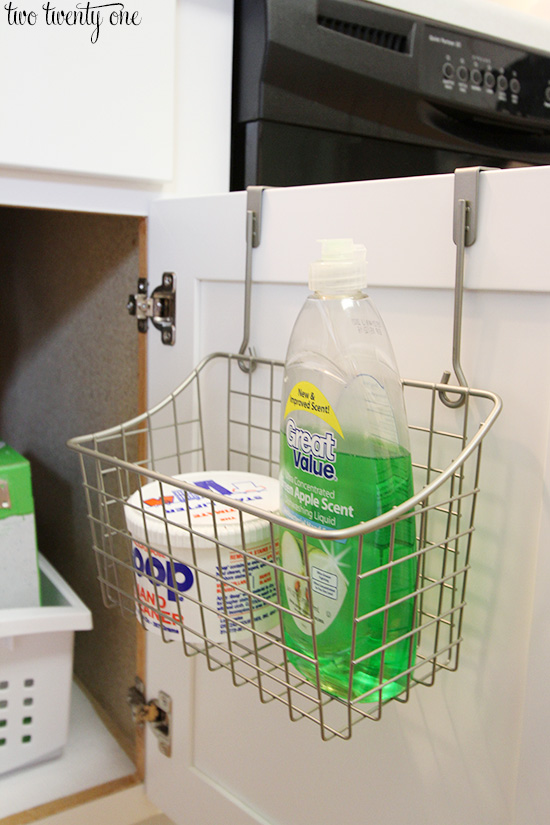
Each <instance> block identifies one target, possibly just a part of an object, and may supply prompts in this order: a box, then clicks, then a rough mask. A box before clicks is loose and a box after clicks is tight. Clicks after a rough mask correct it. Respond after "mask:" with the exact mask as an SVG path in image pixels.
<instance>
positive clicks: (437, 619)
mask: <svg viewBox="0 0 550 825" xmlns="http://www.w3.org/2000/svg"><path fill="white" fill-rule="evenodd" d="M243 367H244V369H243ZM282 371H283V365H282V364H281V363H280V362H277V361H271V360H267V359H260V358H248V357H246V356H243V355H233V354H228V353H215V354H213V355H210V356H208V357H207V358H206V359H204V361H202V362H201V363H200V364H199V366H197V368H196V369H195V370H193V372H192V373H191V375H190V376H189V377H188V378H187V379H186V380H185V381H184V382H183V383H182V384H181V386H180V387H178V388H177V389H176V390H175V391H174V392H173V393H172V394H170V395H169V396H168V397H167V398H166V399H165V400H164V401H163V402H162V403H160V404H159V405H158V406H156V407H155V408H154V409H151V410H149V411H148V412H147V413H145V414H144V415H142V416H140V417H137V418H134V419H133V420H131V421H128V422H125V423H124V424H121V425H119V426H117V427H113V428H112V429H109V430H105V431H103V432H99V433H95V434H93V435H87V436H82V437H79V438H75V439H72V440H71V441H70V442H69V447H70V448H72V449H73V450H76V451H77V452H78V453H79V455H80V462H81V467H82V474H83V483H84V490H85V494H86V498H87V504H88V513H89V521H90V526H91V532H92V546H93V551H94V553H95V557H96V562H97V573H98V579H99V582H100V585H101V588H102V592H103V597H104V600H105V604H106V605H107V606H109V607H115V608H118V609H120V610H122V611H123V612H125V613H127V614H129V615H131V616H137V617H138V619H139V620H140V621H141V622H142V623H143V624H144V626H145V627H147V626H148V623H147V622H146V621H145V616H151V612H153V614H156V615H157V619H158V622H157V624H158V629H159V631H160V633H161V634H162V636H163V638H164V640H165V641H166V642H170V641H174V643H175V644H180V645H181V648H182V653H183V654H184V655H186V656H192V655H196V654H197V655H200V656H204V657H205V659H206V664H207V666H208V668H209V669H210V670H217V669H219V668H226V669H228V670H230V672H231V674H232V680H233V684H234V685H235V686H241V685H249V686H253V687H254V688H255V690H256V692H257V695H258V697H259V699H260V701H262V702H275V703H280V704H281V705H282V706H285V707H286V709H287V713H288V715H289V717H290V719H291V720H298V719H303V718H307V719H309V720H311V721H312V722H314V723H315V724H317V725H318V726H319V728H320V732H321V736H322V738H323V739H329V738H331V737H333V736H339V737H341V738H349V737H350V736H351V734H352V728H353V725H354V724H355V723H356V722H358V721H360V720H362V719H367V718H368V719H371V720H375V721H377V720H379V719H380V718H381V717H382V711H383V709H384V708H385V706H386V705H387V704H388V702H391V701H399V702H406V701H407V700H408V698H409V696H410V692H411V690H413V689H415V688H417V687H418V686H422V687H426V686H430V685H433V684H434V681H435V679H436V676H437V675H438V673H439V672H440V671H442V670H447V671H452V670H456V668H457V667H458V660H459V650H460V644H461V641H462V626H463V622H462V619H463V611H464V607H465V604H466V585H467V578H468V570H469V559H470V550H471V543H472V534H473V531H474V517H475V505H476V499H477V496H478V493H479V473H480V461H481V446H482V441H483V438H484V436H485V434H486V433H487V432H488V430H489V429H490V427H491V426H492V424H493V422H494V420H495V418H496V417H497V415H498V414H499V411H500V400H499V399H498V397H497V396H496V395H494V394H493V393H491V392H486V391H484V390H475V389H471V388H469V389H468V388H460V387H449V386H447V385H446V384H432V383H426V382H422V381H408V380H406V381H404V382H403V383H404V392H405V400H406V405H407V411H408V417H409V422H410V436H411V450H412V460H413V476H414V489H415V491H416V492H415V494H414V495H413V496H412V497H411V498H410V499H408V500H407V501H405V502H404V503H403V504H401V505H399V506H398V507H395V508H394V509H393V510H391V511H390V512H388V513H383V514H381V515H380V516H377V517H376V518H374V519H372V520H371V521H369V522H365V523H362V524H358V525H356V526H354V527H351V528H348V529H346V530H339V531H334V530H322V529H319V528H316V527H309V526H308V525H307V524H302V523H297V522H295V521H290V520H288V519H286V518H284V517H283V516H281V515H278V514H277V513H267V512H266V511H264V510H262V509H260V508H258V507H256V506H254V503H253V502H250V501H248V502H247V501H242V502H235V501H234V500H232V499H229V498H228V497H226V496H224V495H222V494H220V493H219V492H218V491H216V489H215V488H212V487H211V488H208V487H205V486H201V487H197V486H196V485H194V484H193V483H191V482H189V481H188V480H181V479H179V480H177V479H176V480H175V479H174V476H176V475H178V474H182V473H188V472H191V471H199V470H201V471H202V470H205V469H208V470H222V469H231V470H234V471H242V472H243V473H245V472H254V473H260V474H264V475H269V476H274V477H277V475H278V460H279V420H280V396H279V392H280V389H281V386H282ZM443 392H446V393H447V395H446V397H447V398H449V397H451V396H452V397H453V398H455V399H458V398H461V397H462V398H464V404H462V406H460V407H458V408H450V407H449V406H448V405H446V404H444V403H442V401H441V399H440V393H443ZM150 482H157V483H158V492H159V496H158V500H159V502H160V507H157V510H156V513H155V514H152V513H151V510H150V508H148V506H147V504H146V502H145V501H144V498H143V496H140V494H139V493H137V495H134V498H133V499H132V501H133V502H134V503H133V504H132V507H133V508H134V510H135V512H134V516H137V518H138V520H139V519H141V520H142V522H143V532H144V534H145V540H142V542H141V553H142V554H144V555H142V557H141V563H140V565H139V569H138V568H137V567H136V565H135V560H134V553H133V537H132V535H131V534H130V531H129V530H128V527H127V522H126V518H125V507H128V504H127V502H128V499H129V498H130V496H132V495H133V494H136V491H138V490H140V489H142V488H143V486H144V485H146V484H149V483H150ZM197 495H200V496H202V497H203V498H204V500H205V501H206V502H207V505H208V507H209V518H210V519H211V520H212V522H213V524H214V531H213V533H212V532H210V533H206V532H205V531H201V529H200V526H198V525H197V524H195V523H192V520H191V518H190V517H189V518H188V520H187V521H185V519H183V520H182V519H181V518H180V519H179V520H178V521H177V522H176V520H175V519H174V516H173V515H172V513H171V508H170V507H167V506H166V505H165V503H164V502H166V501H168V500H169V498H170V496H171V497H172V499H173V498H174V496H176V497H177V498H179V500H180V502H182V504H183V506H184V508H185V507H186V508H189V502H190V501H191V500H192V499H193V498H195V499H196V496H197ZM229 507H230V508H234V509H235V510H236V511H237V512H238V513H240V527H241V529H240V536H239V541H238V542H236V543H234V544H228V543H227V541H226V540H225V539H224V536H223V535H222V531H221V530H219V531H217V530H216V525H217V524H220V525H221V516H220V512H221V510H223V509H224V508H229ZM245 514H247V516H251V517H254V518H256V519H260V520H261V521H262V522H263V524H264V526H265V532H266V534H267V536H268V537H269V552H268V553H267V554H265V555H264V557H263V559H262V563H263V565H264V572H267V574H269V575H270V576H271V579H272V583H273V587H272V591H271V592H270V593H267V594H266V592H265V591H264V592H263V593H262V594H261V595H258V591H257V589H256V588H255V587H254V582H253V575H252V572H253V569H252V564H253V562H254V559H255V557H254V556H253V554H252V553H251V552H249V548H248V547H247V537H246V530H245V518H244V516H245ZM150 519H153V520H154V521H155V523H156V524H155V527H156V529H155V530H150V529H148V525H150V524H151V522H150ZM134 520H135V519H134ZM404 522H408V523H409V524H410V523H411V522H413V523H414V530H415V536H416V539H415V541H414V543H413V546H412V547H411V549H410V551H409V552H408V553H407V555H406V557H403V555H400V554H399V553H398V552H397V551H396V541H395V536H396V533H398V531H399V525H400V524H402V523H404ZM174 530H179V531H184V532H185V533H186V536H187V539H188V541H187V544H188V546H189V548H190V549H189V555H188V556H187V559H186V562H185V564H186V566H187V568H188V569H189V570H191V572H192V575H193V577H194V579H195V580H196V584H197V587H196V589H193V590H190V589H187V590H186V591H185V592H182V586H181V584H180V583H178V581H179V580H178V575H177V567H176V566H177V564H178V563H181V562H179V557H178V554H177V548H176V547H174V546H172V539H171V537H173V534H174V533H173V531H174ZM284 531H292V535H293V536H294V539H295V540H296V542H297V543H298V545H299V546H301V547H302V548H303V549H304V553H303V555H304V559H305V561H304V565H305V566H304V569H303V570H302V571H299V572H297V571H296V569H295V568H294V567H292V569H291V568H290V567H285V566H284V564H283V559H282V554H281V551H280V547H279V544H280V537H281V535H282V534H283V532H284ZM159 534H160V535H162V541H159V539H158V538H156V539H155V538H154V536H158V535H159ZM382 534H384V536H385V537H386V538H385V540H384V541H385V550H384V554H383V555H382V556H380V559H379V562H378V564H377V565H376V566H374V567H373V566H372V561H369V562H368V563H366V562H365V560H366V559H367V558H368V547H369V546H370V544H371V539H372V537H373V536H374V537H377V536H380V535H382ZM311 538H320V539H322V540H323V541H324V542H325V543H328V544H330V543H332V545H333V546H337V544H336V543H337V542H341V541H342V540H345V539H350V538H354V540H355V541H356V543H357V559H358V561H357V567H356V569H355V570H354V571H351V574H350V575H351V576H352V579H353V580H352V581H351V583H350V587H351V588H352V591H353V593H354V597H353V605H352V615H351V616H350V631H349V655H348V659H347V664H346V667H347V668H348V679H347V687H345V689H344V690H342V689H341V688H340V690H339V691H338V695H334V693H335V691H334V690H332V688H331V686H330V684H329V685H327V684H326V682H325V681H324V680H323V662H322V655H321V654H322V644H320V642H319V636H320V634H319V633H318V630H317V627H316V622H315V621H314V620H313V618H312V615H313V612H314V608H315V600H316V599H317V598H318V596H317V595H316V594H318V593H319V591H320V590H321V589H322V588H323V587H325V586H328V587H329V588H330V581H329V583H328V585H327V583H326V582H321V583H320V580H319V577H318V575H317V578H315V574H314V572H313V567H312V565H309V564H308V561H307V556H308V554H307V552H306V550H307V547H308V542H309V541H310V540H311ZM205 541H208V542H210V544H211V546H212V548H213V549H214V551H215V553H216V558H217V564H216V565H215V566H214V567H212V565H210V564H208V565H206V564H205V563H204V558H203V557H202V556H201V551H200V547H201V543H204V542H205ZM225 554H230V555H232V557H233V558H236V559H239V560H240V561H241V563H242V565H243V566H244V571H245V572H244V575H243V577H242V578H241V580H240V581H238V582H236V581H234V580H232V579H230V578H228V574H227V568H228V566H227V564H224V555H225ZM403 564H407V565H408V566H409V568H410V567H411V565H412V566H413V569H414V577H413V580H412V584H411V587H410V589H409V590H408V592H406V593H403V592H399V593H397V592H396V591H395V590H394V589H393V588H392V584H391V582H392V578H393V579H394V580H396V579H397V578H398V576H399V573H398V572H396V571H398V570H399V569H401V568H399V565H403ZM310 568H311V569H310ZM374 576H376V577H378V579H379V580H380V577H384V581H385V582H386V599H385V601H384V602H383V603H381V604H379V603H377V604H371V605H369V604H368V600H367V601H365V598H364V597H363V595H362V594H364V593H365V592H368V590H369V584H368V582H369V580H372V578H373V577H374ZM144 577H145V580H146V581H147V584H148V587H147V588H143V587H142V586H141V583H142V582H143V581H144ZM288 577H292V581H293V582H295V583H296V588H297V589H300V590H301V592H302V593H304V594H307V597H306V600H307V599H309V600H310V601H311V604H310V606H309V607H308V609H305V610H304V609H300V610H297V609H296V607H295V605H289V603H288V600H286V599H285V598H284V595H283V594H284V587H285V583H288V581H289V578H288ZM212 580H214V582H215V584H216V591H217V593H218V598H217V599H216V601H214V600H211V599H206V598H202V597H201V593H202V592H204V593H206V592H207V590H208V591H209V590H211V588H207V587H206V586H203V587H202V588H201V584H202V585H204V584H205V583H206V582H211V581H212ZM161 585H162V587H163V588H168V590H167V592H168V594H169V595H168V598H169V599H170V618H169V621H170V623H171V626H170V629H171V630H173V628H174V627H175V628H176V629H177V631H178V632H177V638H176V639H175V640H174V634H173V632H169V627H168V624H167V623H165V621H164V620H163V612H164V606H163V602H162V598H163V596H162V594H163V593H165V592H166V591H164V590H162V592H161ZM235 589H237V590H238V591H239V592H240V593H241V594H242V600H244V602H245V603H246V604H248V607H249V610H248V614H247V616H246V617H245V618H240V619H236V618H235V617H233V616H232V615H231V614H230V613H229V612H228V607H227V600H226V598H225V595H224V594H225V593H226V592H227V591H228V590H235ZM151 591H152V592H153V597H151V595H150V594H151ZM145 592H147V593H148V594H149V595H148V596H147V597H146V598H145V597H144V595H143V594H144V593H145ZM164 598H166V595H165V596H164ZM186 599H187V600H191V602H192V603H193V605H194V606H195V607H196V608H197V609H196V610H195V611H194V612H195V614H196V615H198V616H199V619H197V621H196V622H195V623H194V624H189V623H187V622H186V621H184V607H182V605H183V606H184V605H185V600H186ZM404 601H407V602H408V603H409V604H410V606H411V616H412V619H411V622H410V625H409V626H408V627H406V628H402V629H401V631H400V634H399V635H398V637H396V636H395V633H394V632H392V621H393V619H392V617H393V616H394V615H395V608H396V607H397V608H398V607H399V605H400V604H402V603H403V602H404ZM258 604H260V605H264V606H265V607H266V608H267V609H269V610H273V609H275V610H276V612H277V617H276V618H277V621H276V622H275V623H274V627H272V628H271V629H270V630H267V631H266V630H265V629H258V628H257V627H255V621H254V615H255V612H254V611H255V610H257V608H258ZM212 615H215V616H217V617H218V618H220V619H221V620H222V622H223V623H224V625H225V627H226V628H227V632H226V633H225V635H223V634H222V637H221V638H220V636H219V635H216V636H209V634H208V633H207V632H206V629H207V627H209V625H210V624H211V623H210V621H209V619H210V617H211V616H212ZM289 621H295V622H297V623H301V626H302V627H306V628H307V632H308V634H309V635H310V636H311V651H312V652H311V651H310V652H309V653H308V652H307V651H306V652H304V651H302V652H296V650H295V649H292V648H293V646H292V645H291V644H290V643H289V642H290V640H289V637H288V635H287V632H286V631H285V628H288V622H289ZM373 622H376V623H377V626H378V627H379V628H380V638H379V640H378V642H377V643H376V644H374V645H373V644H371V645H370V647H369V649H368V650H367V652H365V649H364V648H361V646H360V644H359V640H360V638H361V634H362V633H363V628H365V627H369V624H370V625H372V623H373ZM232 627H233V628H237V629H239V630H246V633H239V634H236V633H235V634H234V633H232V632H231V628H232ZM397 647H399V648H400V649H401V650H403V648H406V650H407V651H408V655H407V656H405V659H404V661H405V664H404V665H403V664H402V665H401V668H400V670H399V671H398V672H396V671H395V667H394V668H393V670H392V669H391V668H390V667H389V665H390V663H391V662H392V661H393V660H394V659H395V656H394V655H393V654H394V651H395V650H396V649H397ZM401 661H403V658H401ZM296 663H297V664H298V666H299V668H300V671H305V672H306V673H307V678H305V677H304V676H302V675H301V672H299V670H298V669H296V667H295V665H296ZM365 668H366V669H367V670H369V673H370V682H369V685H368V686H367V687H366V688H364V689H363V690H362V691H358V690H357V688H356V686H355V677H356V675H357V673H358V672H359V670H363V671H364V670H365Z"/></svg>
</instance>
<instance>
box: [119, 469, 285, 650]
mask: <svg viewBox="0 0 550 825" xmlns="http://www.w3.org/2000/svg"><path fill="white" fill-rule="evenodd" d="M174 479H175V480H177V479H180V480H182V481H186V482H188V483H190V484H194V485H196V486H197V487H198V488H199V489H201V488H202V489H203V490H205V491H206V490H209V491H211V492H213V493H217V494H219V495H223V496H227V497H228V498H230V499H232V500H233V501H235V502H242V503H248V504H250V505H252V506H254V507H257V508H258V509H261V510H265V511H267V512H274V511H276V510H278V507H279V492H278V490H279V484H278V481H277V480H276V479H273V478H269V477H268V476H264V475H259V474H257V473H249V472H242V471H239V470H235V471H233V470H221V471H206V472H202V471H201V472H196V473H186V474H184V475H178V476H174ZM161 486H162V490H161ZM213 507H214V508H215V514H214V515H213V513H212V509H213ZM124 511H125V517H126V524H127V526H128V530H129V531H130V533H131V534H132V537H133V539H134V541H133V546H132V554H133V567H134V576H135V588H136V596H137V599H138V602H137V604H136V615H137V618H138V619H139V620H140V621H141V622H143V624H144V625H145V627H146V628H147V630H149V631H151V632H153V633H156V634H158V635H160V634H161V624H162V628H163V631H164V636H165V638H166V637H168V638H175V637H178V636H179V635H180V626H183V628H184V630H188V631H189V632H188V633H187V634H186V641H187V642H189V643H191V644H195V645H197V646H199V647H203V646H204V638H203V637H205V636H206V638H207V639H209V640H210V641H213V642H221V643H226V642H227V631H228V625H229V631H230V635H231V639H232V640H233V641H244V640H245V638H246V637H247V636H248V637H249V636H250V633H249V628H250V626H251V617H253V620H254V629H255V630H258V631H260V632H264V631H267V630H270V629H271V628H273V627H274V626H275V625H277V624H278V623H279V618H278V610H277V607H276V606H275V603H276V601H277V588H276V582H275V573H274V567H273V566H272V565H270V564H269V563H266V562H274V561H275V559H274V558H273V554H274V552H276V551H277V548H275V550H274V549H273V547H272V542H271V532H270V525H269V522H267V521H264V520H263V519H261V518H257V517H255V516H253V515H251V514H250V513H246V512H244V511H242V512H239V510H237V509H235V508H233V507H228V506H227V505H226V504H222V503H219V502H213V501H212V500H211V499H208V498H205V497H204V496H201V495H200V494H199V493H195V492H191V493H186V491H185V490H183V489H182V488H181V487H176V486H173V487H172V486H171V485H170V484H165V483H163V484H162V485H160V484H159V482H157V481H154V482H151V483H150V484H146V485H145V486H144V487H142V488H141V489H140V490H137V491H136V492H135V493H134V494H133V495H132V496H131V497H130V498H129V499H128V502H127V504H126V505H125V507H124ZM245 553H246V554H245ZM250 594H254V595H250ZM200 605H204V607H203V609H202V611H201V607H200ZM203 620H204V626H203Z"/></svg>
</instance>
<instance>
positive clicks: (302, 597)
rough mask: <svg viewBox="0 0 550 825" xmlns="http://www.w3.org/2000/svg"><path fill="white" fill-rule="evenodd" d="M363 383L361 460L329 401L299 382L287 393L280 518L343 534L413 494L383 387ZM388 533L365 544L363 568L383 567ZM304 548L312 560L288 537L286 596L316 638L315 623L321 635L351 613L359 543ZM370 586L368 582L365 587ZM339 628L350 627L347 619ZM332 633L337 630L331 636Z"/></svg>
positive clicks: (311, 543)
mask: <svg viewBox="0 0 550 825" xmlns="http://www.w3.org/2000/svg"><path fill="white" fill-rule="evenodd" d="M358 378H359V379H361V380H362V382H361V384H362V390H363V391H364V390H365V387H367V388H368V394H366V393H363V398H365V397H366V401H367V406H368V410H369V420H368V426H369V436H368V437H365V438H364V439H363V440H362V443H363V449H362V451H363V452H364V453H365V454H362V455H358V454H356V453H355V451H354V450H353V448H352V447H351V442H352V441H353V439H351V438H350V436H349V433H344V432H343V431H342V427H341V426H340V422H339V420H338V416H337V415H336V413H335V411H334V408H333V407H332V405H331V403H330V401H329V400H328V399H327V398H326V397H325V396H324V394H323V393H322V392H321V391H320V390H319V389H318V388H317V387H315V385H313V384H311V383H309V382H305V381H301V382H299V383H297V384H295V386H294V387H293V388H292V390H291V391H290V394H289V397H288V401H287V403H286V407H285V416H284V419H283V430H282V433H281V472H280V495H281V503H282V510H283V514H285V515H288V516H290V517H291V518H294V519H296V520H297V521H302V522H305V523H306V524H309V525H312V526H315V527H323V528H326V529H328V530H339V529H345V528H348V527H352V526H353V525H355V524H358V523H359V522H363V521H368V520H369V519H371V518H374V517H375V516H377V515H380V513H382V512H386V511H387V510H390V509H391V508H392V507H393V506H395V505H396V504H398V503H401V502H402V501H405V500H406V499H407V498H408V497H409V496H410V495H411V486H410V484H411V464H410V455H409V453H408V452H406V451H405V450H403V449H402V448H400V447H399V445H398V443H397V430H396V425H395V419H394V416H393V413H392V411H391V407H390V405H389V400H388V399H387V397H386V396H385V393H384V388H383V387H382V386H381V385H380V383H379V382H378V381H376V380H375V379H374V378H373V377H372V376H359V377H358ZM365 379H369V380H366V381H365ZM308 413H309V414H308ZM346 435H348V439H347V440H346ZM348 441H349V442H350V443H349V444H348V443H347V442H348ZM407 529H408V528H407ZM389 530H390V528H384V529H383V530H379V531H377V533H376V534H371V536H370V537H369V538H368V539H366V540H365V542H364V546H363V568H364V569H366V568H369V569H370V568H372V567H377V566H379V565H382V564H384V553H385V552H387V546H388V542H389V538H390V536H389ZM400 530H405V528H404V527H401V528H400ZM407 540H408V539H407ZM306 543H307V557H306V554H305V548H304V537H303V535H302V534H301V533H300V532H299V530H296V531H288V530H285V531H283V535H282V536H281V561H282V566H283V568H284V571H285V572H284V574H283V581H284V590H285V596H286V600H287V603H288V607H289V608H290V610H292V612H293V613H294V614H295V615H294V616H293V621H294V622H295V624H296V625H297V627H298V629H299V630H300V631H301V632H302V633H304V634H306V635H307V636H311V634H312V627H313V621H314V622H315V632H316V634H317V635H318V636H319V635H320V634H322V633H323V632H324V631H325V630H327V628H329V627H330V626H331V625H332V624H333V622H334V621H335V619H336V618H337V617H338V615H339V614H341V615H342V617H343V616H344V614H346V616H348V615H349V616H351V615H352V611H353V600H354V587H350V582H355V579H356V575H357V549H358V541H357V539H349V540H347V541H335V540H326V541H323V540H321V539H315V538H310V537H307V541H306ZM396 552H397V551H396ZM373 581H374V580H373ZM368 586H369V585H368V582H367V583H366V584H365V585H364V587H363V589H364V590H365V591H366V590H367V589H368ZM310 588H311V592H310ZM302 617H303V619H302ZM338 624H340V623H338ZM342 624H346V627H348V626H349V622H347V623H345V622H344V619H342ZM335 634H336V636H337V635H338V631H337V630H336V624H335V625H333V628H332V630H331V634H330V635H331V637H332V636H334V635H335ZM335 638H336V637H335ZM325 644H326V643H325Z"/></svg>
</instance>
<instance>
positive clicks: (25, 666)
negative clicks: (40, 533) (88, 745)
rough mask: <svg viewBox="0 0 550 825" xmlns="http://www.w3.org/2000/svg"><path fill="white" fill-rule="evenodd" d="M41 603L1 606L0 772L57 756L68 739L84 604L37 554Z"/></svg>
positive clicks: (88, 619)
mask: <svg viewBox="0 0 550 825" xmlns="http://www.w3.org/2000/svg"><path fill="white" fill-rule="evenodd" d="M38 561H39V568H40V578H41V588H42V607H25V608H13V609H8V610H0V774H2V773H5V772H7V771H12V770H15V769H16V768H22V767H24V766H26V765H30V764H32V763H34V762H40V761H42V760H45V759H52V758H53V757H55V756H59V755H60V754H61V753H62V751H63V747H64V746H65V744H66V741H67V735H68V728H69V711H70V700H71V684H72V672H73V642H74V633H75V631H76V630H90V629H91V627H92V616H91V613H90V611H89V610H88V608H87V607H86V605H85V604H84V603H83V602H82V601H81V600H80V599H79V598H78V596H77V595H76V593H74V592H73V590H72V589H71V588H70V587H69V585H68V584H67V583H66V582H65V581H64V580H63V579H62V577H61V576H60V575H59V573H57V571H56V570H55V569H54V568H53V567H52V565H51V564H50V563H49V562H48V561H47V560H46V559H45V558H44V557H43V556H42V555H39V559H38Z"/></svg>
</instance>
